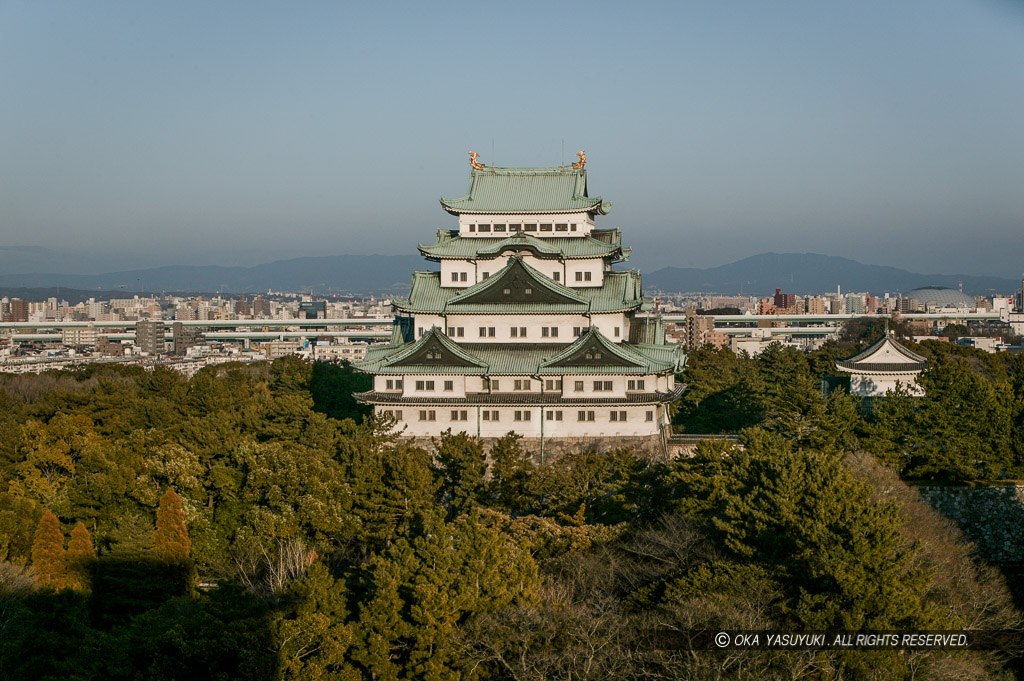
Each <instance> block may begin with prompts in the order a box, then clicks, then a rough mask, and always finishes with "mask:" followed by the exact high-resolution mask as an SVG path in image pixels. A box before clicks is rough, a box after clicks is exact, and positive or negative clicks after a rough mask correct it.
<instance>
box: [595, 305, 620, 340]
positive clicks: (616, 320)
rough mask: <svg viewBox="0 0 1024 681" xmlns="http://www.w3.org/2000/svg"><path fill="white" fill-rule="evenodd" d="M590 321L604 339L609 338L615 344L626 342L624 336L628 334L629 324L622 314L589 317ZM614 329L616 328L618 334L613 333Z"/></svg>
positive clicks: (614, 313)
mask: <svg viewBox="0 0 1024 681" xmlns="http://www.w3.org/2000/svg"><path fill="white" fill-rule="evenodd" d="M591 320H592V322H593V324H594V326H596V327H597V328H598V329H599V330H600V331H601V333H603V334H604V335H605V337H607V338H610V339H611V340H612V341H615V342H616V343H618V342H619V341H624V340H626V336H627V334H628V333H629V324H628V323H627V322H628V320H627V318H626V314H625V313H624V312H613V313H609V314H595V315H592V316H591ZM616 327H617V328H618V334H616V333H615V329H616Z"/></svg>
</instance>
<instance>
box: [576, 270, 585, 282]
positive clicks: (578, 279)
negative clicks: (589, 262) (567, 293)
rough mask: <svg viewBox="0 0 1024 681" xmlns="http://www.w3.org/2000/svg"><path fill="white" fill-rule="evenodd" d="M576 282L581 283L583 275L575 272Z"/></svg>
mask: <svg viewBox="0 0 1024 681" xmlns="http://www.w3.org/2000/svg"><path fill="white" fill-rule="evenodd" d="M576 281H583V273H582V272H577V273H576Z"/></svg>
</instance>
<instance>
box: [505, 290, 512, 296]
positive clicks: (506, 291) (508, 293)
mask: <svg viewBox="0 0 1024 681" xmlns="http://www.w3.org/2000/svg"><path fill="white" fill-rule="evenodd" d="M511 293H512V289H510V288H507V289H505V291H504V294H505V295H506V296H507V295H510V294H511Z"/></svg>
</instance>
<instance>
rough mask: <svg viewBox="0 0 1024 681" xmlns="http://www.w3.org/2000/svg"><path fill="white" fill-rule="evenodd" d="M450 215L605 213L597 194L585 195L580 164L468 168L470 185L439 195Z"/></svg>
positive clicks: (606, 207) (605, 206)
mask: <svg viewBox="0 0 1024 681" xmlns="http://www.w3.org/2000/svg"><path fill="white" fill-rule="evenodd" d="M441 206H442V207H443V208H444V209H445V210H446V211H448V212H449V213H451V214H452V215H460V214H463V213H579V212H584V211H586V212H590V213H596V214H598V215H607V214H608V213H609V212H610V211H611V208H612V204H611V203H605V202H603V201H602V200H601V197H600V196H593V197H591V196H587V171H586V170H584V169H582V168H579V169H577V168H570V167H565V166H561V167H556V168H493V167H492V168H484V169H482V170H476V169H471V170H470V171H469V189H468V190H467V192H466V196H463V197H462V198H459V199H445V198H442V199H441Z"/></svg>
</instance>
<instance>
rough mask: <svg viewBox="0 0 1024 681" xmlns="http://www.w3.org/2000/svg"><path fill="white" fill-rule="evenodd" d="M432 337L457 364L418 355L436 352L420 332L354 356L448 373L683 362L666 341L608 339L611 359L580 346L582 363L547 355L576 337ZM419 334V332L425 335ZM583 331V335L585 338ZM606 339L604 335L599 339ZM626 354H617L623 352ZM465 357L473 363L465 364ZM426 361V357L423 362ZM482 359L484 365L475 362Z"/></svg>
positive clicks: (390, 368) (644, 370)
mask: <svg viewBox="0 0 1024 681" xmlns="http://www.w3.org/2000/svg"><path fill="white" fill-rule="evenodd" d="M434 333H435V334H436V336H437V339H438V340H439V341H440V340H447V341H448V343H450V344H451V345H454V346H455V347H457V348H458V349H459V350H461V351H462V353H463V354H464V358H463V361H462V363H461V364H456V363H445V362H444V360H443V357H444V356H445V355H444V349H443V348H442V359H440V360H437V359H436V358H435V359H431V360H426V359H425V358H423V357H422V355H423V354H424V353H425V351H426V349H427V348H428V347H429V348H431V351H432V352H437V350H436V348H437V346H434V345H429V346H428V345H425V344H424V343H423V342H422V341H423V339H422V338H421V339H420V340H419V341H416V342H415V343H406V344H404V345H371V346H370V347H369V348H367V351H366V357H365V358H364V359H363V360H361V361H359V362H355V363H354V365H353V366H355V367H356V368H357V369H359V370H360V371H366V372H369V373H374V374H388V375H402V374H450V375H466V374H472V375H481V374H483V375H487V376H537V375H541V374H547V375H561V374H575V375H587V374H594V375H616V374H622V375H633V376H643V375H647V374H656V373H665V372H667V371H673V372H678V371H680V370H681V368H682V365H683V363H684V362H685V359H686V355H684V354H683V353H682V346H681V345H666V346H658V347H653V346H634V345H630V344H626V343H622V344H616V343H611V347H612V349H611V350H606V349H605V348H604V347H603V346H602V349H601V350H600V352H601V354H602V357H601V360H604V359H605V357H615V358H618V359H614V360H612V361H600V360H598V361H594V358H591V361H590V362H589V363H587V361H586V355H585V351H584V356H583V363H582V364H577V365H572V366H565V367H554V366H550V365H551V363H552V361H554V360H557V358H559V357H565V356H571V355H572V354H573V351H574V349H578V348H580V347H582V346H581V345H580V343H579V341H578V340H577V341H576V342H575V343H571V344H558V343H462V344H459V345H456V344H455V343H454V341H452V340H451V339H449V338H447V337H446V336H444V334H443V333H441V331H440V330H436V331H435V332H434ZM426 337H427V334H424V336H423V338H426ZM585 337H586V336H584V338H585ZM604 340H605V341H607V338H605V339H604ZM623 357H624V358H625V359H622V358H623ZM466 361H469V362H470V363H471V364H472V366H464V364H465V363H466ZM427 362H429V363H427ZM480 364H482V365H483V366H480Z"/></svg>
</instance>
